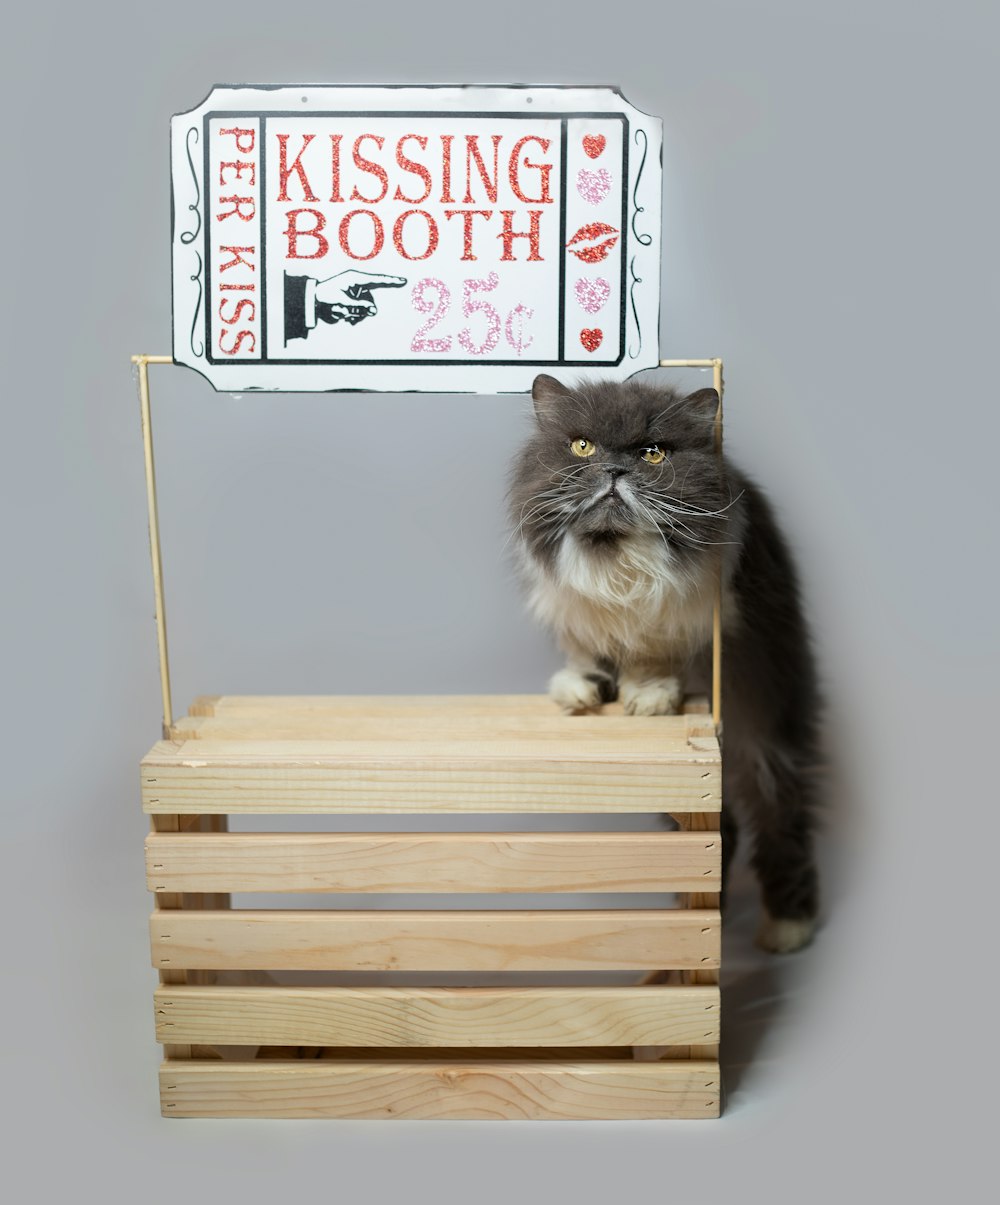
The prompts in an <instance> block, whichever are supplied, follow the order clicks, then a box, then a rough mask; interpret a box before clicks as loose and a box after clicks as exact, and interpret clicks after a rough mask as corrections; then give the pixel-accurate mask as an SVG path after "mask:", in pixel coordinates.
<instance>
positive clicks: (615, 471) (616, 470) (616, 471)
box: [604, 464, 629, 481]
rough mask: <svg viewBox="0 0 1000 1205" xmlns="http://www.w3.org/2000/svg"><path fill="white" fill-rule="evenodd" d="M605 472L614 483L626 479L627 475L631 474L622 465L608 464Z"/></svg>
mask: <svg viewBox="0 0 1000 1205" xmlns="http://www.w3.org/2000/svg"><path fill="white" fill-rule="evenodd" d="M604 471H605V473H607V474H608V476H609V477H610V478H611V480H612V481H615V480H617V478H619V477H624V476H625V474H626V473H628V472H629V470H628V469H627V468H626V467H625V466H624V465H621V464H606V465H605V466H604Z"/></svg>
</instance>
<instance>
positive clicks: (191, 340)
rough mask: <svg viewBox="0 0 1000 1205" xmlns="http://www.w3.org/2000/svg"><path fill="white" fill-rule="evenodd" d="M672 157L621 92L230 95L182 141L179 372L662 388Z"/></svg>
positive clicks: (494, 388)
mask: <svg viewBox="0 0 1000 1205" xmlns="http://www.w3.org/2000/svg"><path fill="white" fill-rule="evenodd" d="M660 147H661V128H660V122H659V120H658V119H656V118H652V117H649V116H647V115H646V114H644V113H640V112H639V111H638V110H636V109H634V108H633V107H632V106H631V105H630V104H629V103H628V102H627V101H626V100H625V99H624V98H623V97H622V96H621V94H620V93H618V92H617V91H616V90H614V89H611V88H554V87H537V88H536V87H495V88H480V87H466V88H463V87H379V88H357V87H332V86H322V87H313V86H305V85H303V86H296V87H251V86H242V87H234V88H229V87H218V88H215V89H214V90H213V91H212V92H211V94H210V95H209V96H208V98H207V99H206V100H205V101H204V103H203V104H201V105H199V107H198V108H197V109H193V110H192V111H191V112H189V113H182V114H180V115H178V116H175V117H174V118H173V119H172V121H171V174H172V181H173V205H172V222H173V229H172V232H171V243H172V255H173V260H172V263H173V323H174V337H173V343H174V347H173V355H174V360H175V361H176V362H177V363H179V364H186V365H189V366H190V367H192V368H195V369H197V370H198V371H199V372H200V373H202V374H203V375H204V376H205V377H207V378H208V380H209V381H210V382H211V383H212V385H213V386H214V387H215V388H216V389H221V390H229V391H233V392H243V391H245V390H250V389H267V390H284V391H300V390H301V391H312V390H336V389H350V390H391V391H397V392H404V391H409V390H423V391H433V392H453V391H467V392H476V393H501V392H510V391H522V390H528V389H530V387H531V382H532V380H533V379H534V377H535V375H536V374H537V373H539V372H546V371H548V372H552V371H555V372H558V371H560V370H564V371H565V372H566V374H567V375H568V376H570V377H586V376H603V377H614V378H618V379H622V378H624V377H627V376H630V375H631V374H632V373H634V372H637V371H639V370H640V369H642V368H650V367H652V366H654V365H655V364H656V363H657V361H658V358H659V329H658V326H659V294H660V190H661V167H660Z"/></svg>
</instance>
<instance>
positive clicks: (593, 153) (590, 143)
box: [583, 134, 607, 159]
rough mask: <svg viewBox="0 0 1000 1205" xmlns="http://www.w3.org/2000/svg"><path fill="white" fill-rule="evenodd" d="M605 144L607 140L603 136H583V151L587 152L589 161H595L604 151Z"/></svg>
mask: <svg viewBox="0 0 1000 1205" xmlns="http://www.w3.org/2000/svg"><path fill="white" fill-rule="evenodd" d="M606 142H607V139H606V138H605V137H604V135H603V134H584V136H583V149H584V150H585V151H586V152H587V154H588V155H589V156H590V157H591V159H596V158H597V156H598V155H600V153H601V152H602V151H603V150H604V146H605V143H606Z"/></svg>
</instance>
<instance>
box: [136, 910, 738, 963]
mask: <svg viewBox="0 0 1000 1205" xmlns="http://www.w3.org/2000/svg"><path fill="white" fill-rule="evenodd" d="M150 936H151V940H152V953H153V965H154V966H155V967H158V968H160V969H184V970H191V969H206V970H208V969H211V970H263V971H274V970H301V971H306V970H325V971H332V970H370V971H388V970H394V971H406V970H411V971H505V970H506V971H561V970H630V969H633V968H636V969H642V970H652V969H659V968H664V967H666V968H694V967H717V966H718V964H719V944H720V943H719V914H718V912H717V911H714V910H708V909H706V910H697V909H666V910H658V909H641V910H639V909H626V908H621V909H607V910H604V909H594V910H589V909H588V910H583V909H573V910H565V911H537V910H534V909H532V910H525V911H503V912H495V911H475V912H472V911H431V910H428V911H419V912H418V911H385V912H360V911H305V910H303V911H284V910H274V911H267V910H265V911H256V910H250V909H247V910H242V909H240V910H235V911H231V912H225V911H223V912H191V913H185V912H173V913H165V912H161V911H157V912H154V913H153V915H152V917H151V918H150Z"/></svg>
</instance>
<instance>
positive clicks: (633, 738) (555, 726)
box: [170, 708, 704, 752]
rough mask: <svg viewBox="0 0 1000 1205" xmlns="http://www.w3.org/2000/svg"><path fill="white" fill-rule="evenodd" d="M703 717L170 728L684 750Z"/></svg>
mask: <svg viewBox="0 0 1000 1205" xmlns="http://www.w3.org/2000/svg"><path fill="white" fill-rule="evenodd" d="M703 728H704V717H702V716H626V715H609V716H605V715H580V716H569V715H560V714H559V713H558V712H557V711H556V710H555V709H554V708H553V709H552V710H551V712H547V713H545V714H543V715H521V714H517V713H513V714H510V715H506V714H505V715H501V716H494V715H451V714H450V713H449V714H447V715H438V714H435V713H434V712H426V713H424V714H422V715H419V716H412V715H406V716H402V717H397V716H391V715H390V716H387V715H384V714H382V715H367V714H364V713H362V714H356V713H353V712H352V713H345V714H337V713H333V712H325V713H323V712H320V713H317V712H310V711H302V712H298V711H292V712H289V713H287V714H277V715H275V714H271V713H261V714H259V715H230V714H223V715H221V716H182V717H181V718H180V719H179V720H177V721H176V723H175V724H174V725H173V727H172V728H171V730H170V738H171V739H172V740H175V741H185V740H208V741H230V740H232V741H257V740H274V741H293V740H337V741H378V740H387V741H404V742H408V741H435V740H440V739H441V738H442V737H445V738H447V740H448V741H449V742H459V741H480V740H486V741H488V742H490V743H493V742H496V741H510V742H515V741H516V742H520V741H563V742H565V741H567V740H572V741H584V742H588V743H590V742H594V741H597V742H606V741H614V744H615V747H616V748H621V749H622V750H629V749H642V748H652V749H656V748H660V749H677V750H679V751H682V752H683V750H684V749H685V748H686V747H687V741H688V738H689V736H692V735H694V736H697V735H701V734H702V730H703Z"/></svg>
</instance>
